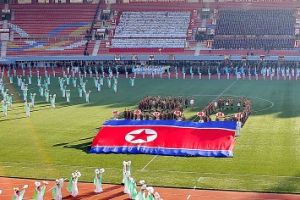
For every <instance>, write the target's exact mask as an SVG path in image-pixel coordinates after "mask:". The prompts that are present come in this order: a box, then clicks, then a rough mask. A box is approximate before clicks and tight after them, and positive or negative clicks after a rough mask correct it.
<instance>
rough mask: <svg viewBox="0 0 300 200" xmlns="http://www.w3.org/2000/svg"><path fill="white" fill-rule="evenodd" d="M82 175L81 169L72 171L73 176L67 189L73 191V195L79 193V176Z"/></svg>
mask: <svg viewBox="0 0 300 200" xmlns="http://www.w3.org/2000/svg"><path fill="white" fill-rule="evenodd" d="M79 177H81V173H80V172H79V171H75V172H73V173H72V176H71V178H70V181H69V184H68V187H67V191H68V192H71V196H72V197H76V196H77V195H78V193H79V192H78V186H77V183H78V178H79Z"/></svg>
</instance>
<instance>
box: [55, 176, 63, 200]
mask: <svg viewBox="0 0 300 200" xmlns="http://www.w3.org/2000/svg"><path fill="white" fill-rule="evenodd" d="M64 181H65V179H63V178H60V179H56V180H55V185H54V186H53V188H52V197H53V199H54V200H62V192H61V189H62V187H63V184H64Z"/></svg>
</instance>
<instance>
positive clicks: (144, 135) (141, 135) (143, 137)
mask: <svg viewBox="0 0 300 200" xmlns="http://www.w3.org/2000/svg"><path fill="white" fill-rule="evenodd" d="M131 135H132V136H134V138H133V139H132V140H131V142H133V141H136V140H138V139H141V140H143V141H145V142H147V141H148V140H147V138H148V136H151V135H155V134H153V133H146V131H145V130H143V131H142V132H140V133H138V134H131Z"/></svg>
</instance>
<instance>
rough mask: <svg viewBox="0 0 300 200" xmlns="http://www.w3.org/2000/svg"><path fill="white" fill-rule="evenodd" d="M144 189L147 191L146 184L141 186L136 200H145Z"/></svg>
mask: <svg viewBox="0 0 300 200" xmlns="http://www.w3.org/2000/svg"><path fill="white" fill-rule="evenodd" d="M140 183H141V184H142V182H141V181H140ZM146 189H147V185H146V184H142V186H141V188H140V191H139V192H138V194H137V196H136V198H135V199H136V200H146Z"/></svg>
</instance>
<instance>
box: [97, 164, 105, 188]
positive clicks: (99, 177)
mask: <svg viewBox="0 0 300 200" xmlns="http://www.w3.org/2000/svg"><path fill="white" fill-rule="evenodd" d="M104 172H105V170H104V169H103V168H101V169H96V170H95V178H94V185H95V186H96V189H95V190H94V192H95V193H101V192H103V189H102V176H103V173H104Z"/></svg>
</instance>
